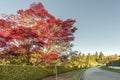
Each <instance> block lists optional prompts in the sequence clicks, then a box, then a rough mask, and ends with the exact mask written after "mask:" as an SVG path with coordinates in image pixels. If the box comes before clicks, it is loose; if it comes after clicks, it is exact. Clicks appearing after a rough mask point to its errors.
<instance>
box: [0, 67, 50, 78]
mask: <svg viewBox="0 0 120 80" xmlns="http://www.w3.org/2000/svg"><path fill="white" fill-rule="evenodd" d="M49 75H52V74H51V72H50V71H49V70H47V69H46V68H43V67H35V66H13V65H4V66H3V65H1V66H0V80H40V79H42V78H44V77H47V76H49Z"/></svg>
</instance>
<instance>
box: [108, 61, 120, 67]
mask: <svg viewBox="0 0 120 80" xmlns="http://www.w3.org/2000/svg"><path fill="white" fill-rule="evenodd" d="M107 66H120V60H115V61H110V62H109V63H108V64H107Z"/></svg>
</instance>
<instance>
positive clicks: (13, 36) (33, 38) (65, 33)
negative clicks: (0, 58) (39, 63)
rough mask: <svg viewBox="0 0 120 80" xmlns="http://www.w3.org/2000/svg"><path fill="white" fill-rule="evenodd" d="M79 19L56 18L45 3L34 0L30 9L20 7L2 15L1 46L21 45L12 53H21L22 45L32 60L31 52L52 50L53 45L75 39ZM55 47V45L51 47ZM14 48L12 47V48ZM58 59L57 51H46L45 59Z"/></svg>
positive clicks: (0, 27)
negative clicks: (75, 24)
mask: <svg viewBox="0 0 120 80" xmlns="http://www.w3.org/2000/svg"><path fill="white" fill-rule="evenodd" d="M74 23H75V20H72V19H67V20H65V21H63V20H61V19H58V18H55V17H54V16H53V15H51V14H50V13H48V11H47V10H46V9H45V8H44V6H43V5H42V3H33V4H31V5H30V8H29V9H27V10H22V9H20V10H18V11H17V14H16V15H14V14H13V15H6V16H5V17H4V19H0V47H2V48H4V47H6V46H7V47H8V48H9V47H10V48H12V47H13V46H12V45H13V44H14V45H15V46H16V47H17V48H16V50H15V51H14V50H12V49H11V51H12V53H15V54H17V53H18V52H17V51H18V50H19V48H21V49H24V50H26V51H24V52H25V55H27V56H28V63H29V59H30V54H31V52H33V51H34V50H36V49H39V50H42V51H44V49H46V50H47V51H46V52H49V50H50V51H51V49H54V48H51V47H53V46H57V45H59V44H64V43H65V42H70V41H73V40H74V35H73V33H74V32H75V31H76V30H77V28H76V27H74V26H73V24H74ZM50 48H51V49H50ZM9 50H10V49H9ZM47 57H48V59H51V60H53V59H57V58H59V57H58V55H57V54H53V53H46V54H44V55H43V56H42V59H43V58H44V60H45V61H46V60H48V59H47Z"/></svg>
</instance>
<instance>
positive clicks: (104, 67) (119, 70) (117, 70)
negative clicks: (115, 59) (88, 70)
mask: <svg viewBox="0 0 120 80" xmlns="http://www.w3.org/2000/svg"><path fill="white" fill-rule="evenodd" d="M101 68H102V69H104V70H107V71H112V72H117V73H120V69H113V68H109V67H107V66H102V67H101Z"/></svg>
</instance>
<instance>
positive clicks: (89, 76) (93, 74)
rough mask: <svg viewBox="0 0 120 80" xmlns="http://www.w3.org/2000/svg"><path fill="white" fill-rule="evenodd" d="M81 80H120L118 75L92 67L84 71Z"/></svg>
mask: <svg viewBox="0 0 120 80" xmlns="http://www.w3.org/2000/svg"><path fill="white" fill-rule="evenodd" d="M81 80H120V74H119V73H115V72H109V71H105V70H101V69H100V67H94V68H89V69H88V70H86V72H85V73H84V74H83V76H82V79H81Z"/></svg>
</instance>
